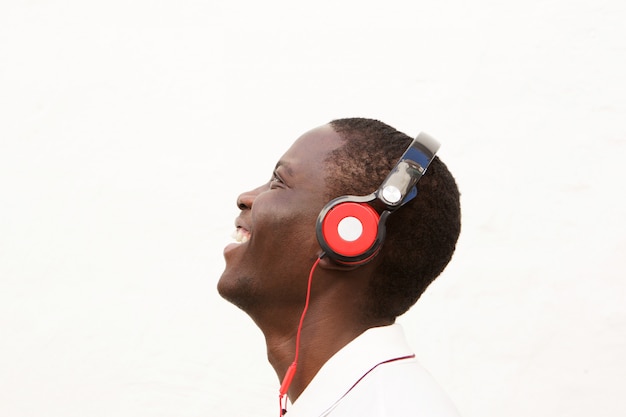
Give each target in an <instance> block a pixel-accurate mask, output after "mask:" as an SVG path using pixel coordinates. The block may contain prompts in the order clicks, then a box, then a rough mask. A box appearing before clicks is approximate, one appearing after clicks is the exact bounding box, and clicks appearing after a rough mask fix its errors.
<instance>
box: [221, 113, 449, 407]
mask: <svg viewBox="0 0 626 417" xmlns="http://www.w3.org/2000/svg"><path fill="white" fill-rule="evenodd" d="M411 142H412V138H410V137H408V136H406V135H405V134H403V133H400V132H398V131H396V130H395V129H393V128H392V127H390V126H388V125H386V124H384V123H382V122H379V121H376V120H370V119H362V118H356V119H340V120H335V121H333V122H331V123H329V124H326V125H323V126H320V127H318V128H315V129H313V130H311V131H309V132H307V133H305V134H304V135H303V136H301V137H300V138H299V139H297V140H296V142H295V143H294V144H293V145H292V146H291V148H290V149H289V150H288V151H287V152H286V153H285V154H284V155H283V157H282V158H281V159H280V161H279V162H278V163H277V165H276V168H275V170H274V172H273V174H272V176H271V178H270V180H269V181H268V182H267V183H265V184H263V185H261V186H260V187H258V188H256V189H254V190H251V191H248V192H244V193H243V194H241V195H240V196H239V198H238V199H237V206H238V208H239V209H240V211H241V213H240V215H239V216H238V217H237V219H236V221H235V225H236V234H235V237H236V240H237V243H233V244H230V245H228V246H227V247H226V248H225V249H224V257H225V260H226V267H225V269H224V272H223V274H222V276H221V278H220V281H219V283H218V291H219V293H220V294H221V295H222V297H224V298H225V299H226V300H228V301H230V302H232V303H233V304H235V305H236V306H238V307H239V308H241V309H242V310H243V311H245V312H246V313H247V314H248V315H249V316H250V317H251V318H252V319H253V320H254V322H255V323H256V324H257V325H258V327H259V328H260V329H261V331H262V332H263V334H264V336H265V340H266V345H267V355H268V359H269V362H270V363H271V365H272V366H273V368H274V369H275V371H276V374H277V375H278V378H279V380H280V381H283V385H282V386H281V392H280V393H281V394H285V393H286V394H287V395H288V398H289V400H290V402H291V404H290V405H289V406H288V407H287V406H286V404H284V405H283V403H282V402H281V408H283V407H285V408H288V412H287V413H288V415H289V416H290V417H305V416H306V417H309V416H325V415H331V416H337V417H339V416H392V415H393V416H456V415H457V413H456V410H455V408H454V406H453V405H452V404H451V403H450V401H449V400H448V399H447V397H446V395H445V394H443V392H442V391H441V389H440V388H439V387H438V386H437V384H436V383H435V382H434V381H433V380H432V378H431V377H430V376H429V375H428V373H427V372H426V371H425V370H424V369H423V368H421V367H420V365H419V364H418V363H417V361H416V360H415V358H414V355H413V352H412V351H411V349H410V348H409V347H408V345H407V343H406V340H405V338H404V335H403V332H402V328H401V327H400V326H399V325H397V324H394V322H395V319H396V317H398V316H399V315H401V314H403V313H405V312H406V311H407V310H408V309H409V308H410V307H411V306H412V305H413V304H414V303H415V302H416V301H417V299H418V298H419V297H420V295H421V294H422V293H423V292H424V290H425V289H426V288H427V286H428V285H429V284H430V283H431V282H432V281H433V280H434V279H435V278H436V277H437V276H438V275H439V274H440V273H441V271H443V269H444V268H445V266H446V265H447V264H448V262H449V261H450V259H451V257H452V254H453V252H454V249H455V245H456V241H457V239H458V236H459V232H460V205H459V192H458V189H457V186H456V183H455V181H454V178H453V177H452V175H451V174H450V172H449V171H448V170H447V168H446V166H445V165H444V164H443V163H442V162H441V161H440V160H439V159H438V158H437V157H434V159H432V162H431V163H430V165H429V166H428V169H427V170H426V173H425V174H424V175H423V176H422V177H421V178H420V179H419V181H418V183H417V190H418V192H417V196H416V197H415V198H413V199H412V200H410V201H408V202H407V203H405V204H403V205H402V207H400V208H399V209H397V210H396V211H394V212H393V213H392V214H390V215H389V217H388V219H387V221H386V231H387V233H386V238H385V239H384V242H383V244H382V247H381V249H380V251H379V252H377V253H375V254H374V255H373V256H372V257H370V258H369V259H367V260H365V261H364V262H353V263H351V262H342V261H338V260H337V259H333V257H330V256H326V254H325V253H324V251H323V250H322V248H321V246H320V240H318V237H317V233H316V228H317V220H318V216H319V215H320V211H321V210H322V208H324V206H325V205H326V204H327V203H328V202H329V201H330V200H332V199H333V198H336V197H339V196H343V195H353V196H365V195H368V194H371V193H373V192H374V191H376V190H377V189H378V188H379V186H380V185H381V183H382V182H383V181H384V180H385V178H386V177H387V175H388V174H389V172H390V171H391V170H392V168H393V167H394V166H395V165H396V164H397V163H398V160H399V158H400V157H401V156H402V155H403V152H404V151H405V150H407V147H409V145H410V144H411ZM403 201H404V200H403ZM303 312H306V315H305V314H304V313H303ZM296 365H297V366H296ZM285 412H286V411H285V410H284V409H283V410H281V413H285Z"/></svg>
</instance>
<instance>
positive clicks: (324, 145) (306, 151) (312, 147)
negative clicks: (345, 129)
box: [277, 125, 343, 178]
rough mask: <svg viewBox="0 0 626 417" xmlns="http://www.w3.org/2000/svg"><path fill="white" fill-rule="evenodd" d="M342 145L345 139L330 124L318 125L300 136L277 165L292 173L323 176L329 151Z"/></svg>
mask: <svg viewBox="0 0 626 417" xmlns="http://www.w3.org/2000/svg"><path fill="white" fill-rule="evenodd" d="M342 145H343V139H341V136H339V134H338V133H337V132H335V130H334V129H333V128H332V127H331V126H330V125H323V126H320V127H316V128H315V129H312V130H310V131H308V132H306V133H305V134H303V135H302V136H300V137H299V138H298V139H297V140H296V141H295V142H294V143H293V145H291V147H290V148H289V149H288V150H287V152H285V154H284V155H283V156H282V157H281V159H280V161H279V162H278V164H277V166H284V168H286V169H287V170H288V171H289V174H291V175H296V176H299V175H316V176H318V177H320V178H321V177H323V173H324V171H325V167H326V162H325V161H326V158H327V157H328V154H329V152H331V151H333V150H335V149H337V148H339V147H341V146H342Z"/></svg>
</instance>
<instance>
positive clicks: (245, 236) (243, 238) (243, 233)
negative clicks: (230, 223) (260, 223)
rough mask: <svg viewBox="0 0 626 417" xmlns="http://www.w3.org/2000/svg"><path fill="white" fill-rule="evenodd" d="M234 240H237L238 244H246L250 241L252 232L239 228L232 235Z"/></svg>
mask: <svg viewBox="0 0 626 417" xmlns="http://www.w3.org/2000/svg"><path fill="white" fill-rule="evenodd" d="M232 238H233V239H235V242H237V243H246V242H247V241H248V240H250V232H249V231H248V230H246V229H244V228H243V227H237V229H235V231H234V232H233V234H232Z"/></svg>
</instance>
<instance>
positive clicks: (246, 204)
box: [237, 186, 263, 210]
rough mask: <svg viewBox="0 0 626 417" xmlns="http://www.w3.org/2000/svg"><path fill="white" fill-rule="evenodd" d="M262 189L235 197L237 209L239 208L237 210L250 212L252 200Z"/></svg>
mask: <svg viewBox="0 0 626 417" xmlns="http://www.w3.org/2000/svg"><path fill="white" fill-rule="evenodd" d="M262 188H263V186H261V187H258V188H255V189H254V190H250V191H246V192H244V193H241V194H239V197H237V208H239V210H250V209H251V208H252V204H254V200H255V199H256V197H257V196H258V195H259V194H260V193H261V190H262Z"/></svg>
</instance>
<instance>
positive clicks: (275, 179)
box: [270, 171, 285, 189]
mask: <svg viewBox="0 0 626 417" xmlns="http://www.w3.org/2000/svg"><path fill="white" fill-rule="evenodd" d="M284 185H285V182H284V181H283V180H282V178H281V177H280V175H278V174H277V173H276V171H274V172H273V173H272V178H271V179H270V189H273V188H278V187H283V186H284Z"/></svg>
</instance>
